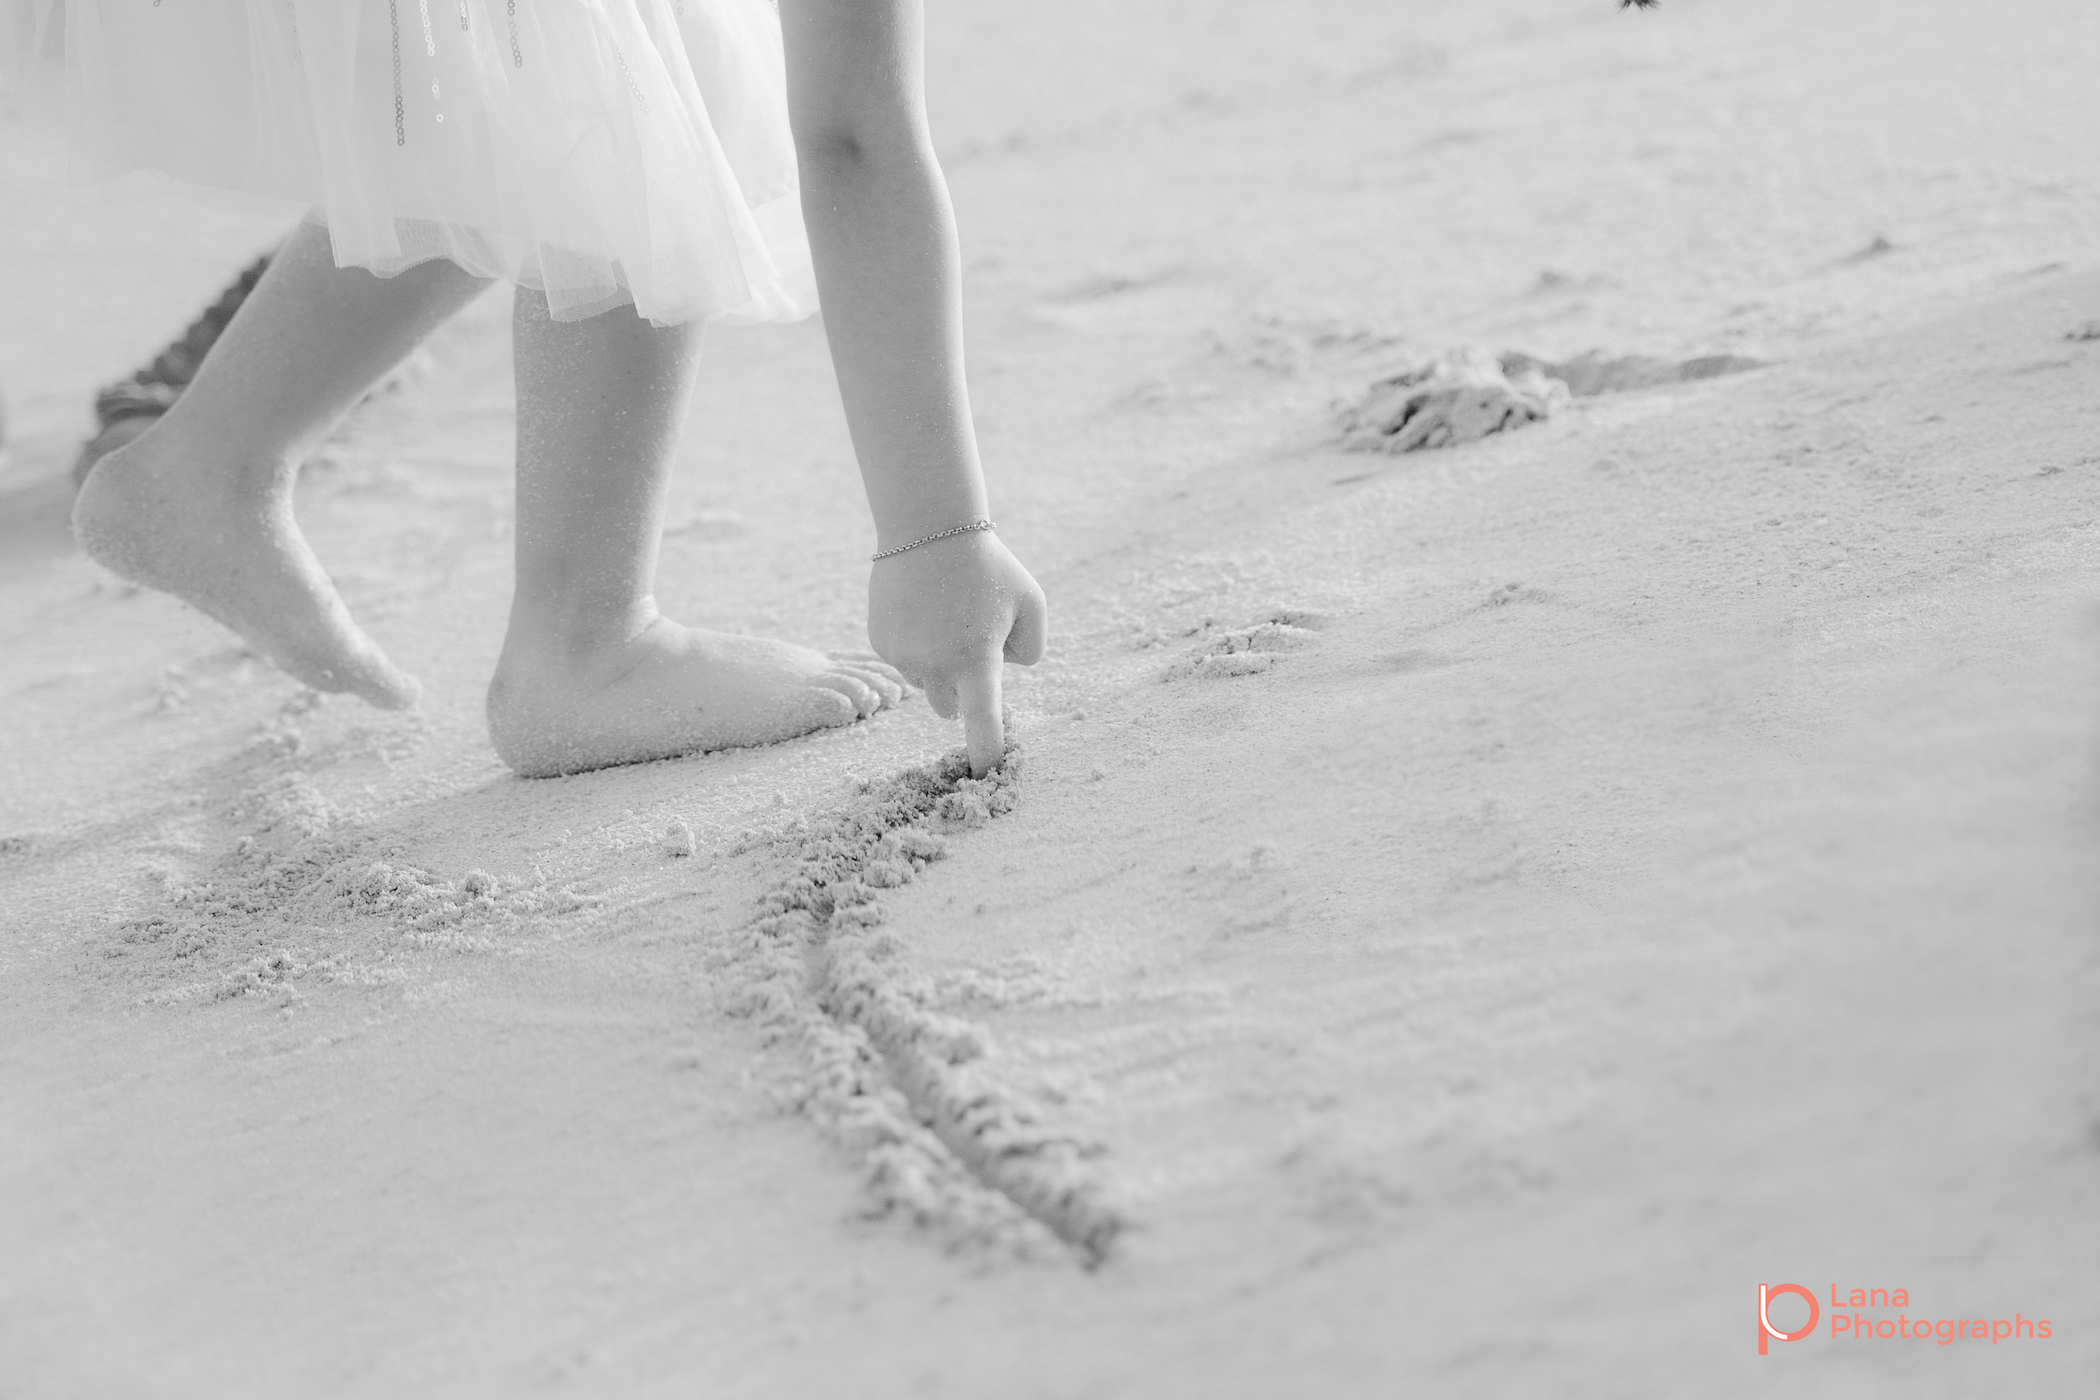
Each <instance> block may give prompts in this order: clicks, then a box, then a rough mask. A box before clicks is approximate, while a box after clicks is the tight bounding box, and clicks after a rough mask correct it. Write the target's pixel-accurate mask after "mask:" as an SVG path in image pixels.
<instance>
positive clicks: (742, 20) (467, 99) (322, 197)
mask: <svg viewBox="0 0 2100 1400" xmlns="http://www.w3.org/2000/svg"><path fill="white" fill-rule="evenodd" d="M9 6H12V7H13V8H12V12H11V13H5V12H6V11H7V9H8V7H9ZM0 13H5V17H6V19H7V20H9V21H10V22H11V31H12V32H11V34H10V35H9V36H8V38H9V41H10V42H12V44H13V45H14V46H15V48H16V50H17V54H16V57H17V60H18V61H19V60H20V59H21V57H22V55H23V54H24V53H27V54H29V55H32V56H33V55H41V56H42V57H43V59H44V61H45V62H46V63H49V62H51V61H53V60H54V59H55V58H57V56H59V55H61V54H62V56H63V63H64V67H65V103H66V109H67V117H68V123H69V126H70V129H71V133H72V143H73V150H74V157H75V161H76V164H77V167H78V168H79V169H80V170H81V171H82V173H84V174H86V175H88V176H90V177H96V176H104V175H115V174H121V173H123V172H125V171H129V170H133V169H139V168H144V169H149V170H156V171H160V172H163V173H164V174H166V175H169V176H172V177H173V178H175V179H176V180H179V181H182V182H183V183H185V184H187V185H191V186H199V187H203V188H205V189H213V190H224V191H231V192H235V193H243V194H252V195H264V196H274V197H279V198H285V199H292V200H298V201H301V202H304V203H306V204H308V205H310V206H312V208H313V209H314V210H315V212H316V217H319V218H321V219H323V220H325V222H326V223H327V225H328V230H329V233H330V235H331V237H332V239H333V240H334V245H335V256H336V261H337V262H339V263H341V264H342V265H344V266H346V267H348V266H357V267H365V268H370V269H371V270H372V271H374V272H377V273H380V274H382V275H387V274H391V273H395V272H399V271H401V270H402V269H403V268H406V267H409V266H411V265H413V264H415V263H419V262H423V261H425V260H427V259H430V258H435V257H445V258H450V259H452V260H453V261H455V262H457V263H459V264H460V265H461V266H462V267H465V268H467V269H469V270H470V271H473V272H476V273H480V274H482V275H484V276H491V277H503V278H509V279H512V280H514V281H517V282H520V283H523V284H525V285H527V286H530V287H534V288H538V289H540V290H543V291H545V292H546V294H547V298H548V302H549V304H550V305H551V306H552V308H553V312H554V315H555V316H557V317H559V318H562V319H576V318H580V317H584V316H590V315H595V314H596V313H598V312H600V311H604V310H607V309H609V308H611V307H614V306H619V305H623V304H626V303H629V302H631V303H632V304H633V305H634V306H635V308H636V309H637V310H638V311H639V312H640V313H641V314H642V315H644V316H647V317H648V318H650V319H651V320H653V321H656V322H659V323H662V324H673V323H678V322H686V321H694V320H702V321H733V322H736V321H741V322H753V321H779V320H792V319H794V318H797V317H800V316H804V315H807V314H809V312H811V311H813V310H814V309H815V307H816V288H815V281H814V278H813V276H812V274H811V270H810V262H809V244H808V240H807V237H806V235H805V234H804V232H803V227H802V215H801V208H800V205H799V202H798V199H797V195H796V177H795V152H794V147H793V144H792V142H791V139H790V137H789V132H788V122H787V92H786V81H785V74H784V69H783V61H782V53H781V40H780V21H779V16H778V14H777V12H776V11H775V9H774V8H773V4H772V3H771V0H0Z"/></svg>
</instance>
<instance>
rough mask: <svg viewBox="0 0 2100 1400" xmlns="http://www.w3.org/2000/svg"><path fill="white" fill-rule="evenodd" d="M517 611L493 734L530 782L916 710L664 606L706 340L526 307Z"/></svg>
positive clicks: (523, 302) (874, 677)
mask: <svg viewBox="0 0 2100 1400" xmlns="http://www.w3.org/2000/svg"><path fill="white" fill-rule="evenodd" d="M514 325H515V330H514V332H513V335H514V345H515V359H516V363H517V384H518V523H517V561H518V562H517V568H518V581H517V593H516V595H515V597H514V598H513V600H512V602H511V612H510V629H509V631H508V632H507V633H506V634H505V636H504V640H503V657H502V660H501V661H500V662H498V663H497V667H496V676H495V679H494V680H493V681H492V682H491V683H490V685H489V734H490V737H491V738H492V739H493V740H494V742H495V745H496V752H497V753H498V754H499V755H501V757H502V758H503V761H504V762H506V763H508V764H509V765H510V766H511V767H512V768H514V769H516V770H517V771H518V772H520V773H523V774H525V775H527V776H528V777H541V776H547V775H550V774H555V773H574V772H580V771H582V770H584V769H588V768H603V767H608V766H610V765H612V764H616V763H637V762H641V761H643V760H646V759H652V758H665V757H668V756H670V755H673V754H680V753H698V752H703V751H706V750H710V749H722V748H738V747H742V746H745V745H750V744H769V743H773V742H776V741H778V740H781V739H788V738H792V737H794V736H795V735H798V734H806V733H808V732H809V731H810V730H813V729H822V728H826V727H828V726H831V725H839V724H847V723H850V722H852V721H853V720H854V719H855V718H856V717H859V716H862V715H867V714H871V713H873V712H874V711H875V710H877V709H879V708H881V707H882V706H883V705H885V704H889V703H892V702H894V701H895V700H897V699H898V698H899V696H900V695H901V693H902V691H901V687H900V686H899V683H898V677H897V675H896V673H895V672H894V671H892V670H891V669H890V668H889V667H887V666H885V665H883V664H882V663H881V662H877V661H854V660H840V659H835V658H832V657H828V656H825V655H824V654H823V653H821V652H817V651H811V650H810V649H808V648H806V647H798V646H792V645H789V644H788V643H786V642H776V641H770V640H767V639H764V638H759V637H739V636H732V635H728V634H725V633H719V632H703V631H699V630H697V629H695V628H690V627H681V626H679V625H678V624H676V623H674V622H672V621H670V620H669V619H667V618H665V617H663V616H661V615H660V614H659V613H658V612H657V610H656V600H655V598H654V597H652V596H651V594H652V591H653V589H654V586H655V585H654V579H655V574H656V553H657V542H658V538H659V536H660V535H661V534H662V530H663V512H664V496H665V492H666V489H667V488H668V487H669V484H670V474H671V464H672V453H673V449H674V448H675V447H676V446H677V442H678V432H679V429H680V427H681V426H682V425H683V424H684V421H685V415H686V409H687V406H688V405H689V404H690V402H691V399H692V386H693V375H694V370H695V367H696V366H697V365H698V362H699V355H700V331H699V328H698V327H694V326H679V327H669V328H665V327H658V326H652V325H650V324H649V323H648V322H646V321H643V320H642V319H641V318H640V317H638V316H636V315H635V313H634V311H633V310H632V309H631V308H622V309H619V310H614V311H608V312H605V313H604V314H602V315H598V316H593V317H591V318H589V319H587V320H582V321H567V322H563V321H555V320H553V319H551V318H550V317H549V316H548V314H547V302H546V298H545V297H543V296H541V295H540V294H538V293H536V292H531V291H528V290H525V289H523V288H521V289H519V292H518V296H517V309H516V315H515V318H514Z"/></svg>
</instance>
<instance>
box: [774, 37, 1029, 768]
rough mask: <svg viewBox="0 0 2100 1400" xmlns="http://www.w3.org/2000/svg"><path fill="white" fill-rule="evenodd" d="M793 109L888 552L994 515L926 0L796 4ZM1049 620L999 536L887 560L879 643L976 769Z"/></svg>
mask: <svg viewBox="0 0 2100 1400" xmlns="http://www.w3.org/2000/svg"><path fill="white" fill-rule="evenodd" d="M780 13H781V22H782V27H783V29H784V30H785V34H786V39H787V61H788V106H789V113H790V116H791V118H792V121H793V124H794V129H795V144H796V150H797V153H798V156H799V159H800V163H801V168H802V209H803V215H804V218H805V220H806V222H807V223H808V225H809V237H810V246H811V250H812V251H813V253H814V254H815V258H816V268H817V284H818V289H819V292H820V293H821V295H822V297H823V303H824V329H825V333H826V334H827V335H828V336H829V337H830V340H831V358H832V364H833V366H834V367H835V369H836V371H837V373H838V381H839V391H840V394H841V395H842V396H843V398H844V400H845V405H846V421H847V424H848V426H849V427H850V428H851V430H852V434H853V449H854V452H855V455H857V456H858V457H859V459H860V470H861V478H862V480H863V481H864V482H865V483H866V486H867V491H868V504H869V506H870V508H871V509H872V510H873V512H874V516H875V531H876V538H877V541H878V543H877V548H878V549H892V548H895V547H896V546H898V545H904V544H910V543H911V542H912V541H914V540H920V539H924V538H926V537H927V536H928V535H933V534H937V533H939V532H940V531H943V530H948V529H953V528H954V527H956V526H958V525H967V524H969V523H970V522H971V521H973V520H981V519H983V518H985V516H986V515H987V514H988V511H987V509H986V501H985V491H984V477H983V474H982V472H981V470H980V468H979V466H978V461H977V441H976V437H975V434H974V433H973V431H972V429H971V425H970V401H969V394H968V390H967V389H966V388H965V386H964V383H963V356H962V308H961V299H960V295H959V291H958V283H959V281H960V272H961V270H960V265H959V262H960V260H959V258H958V255H957V252H956V239H955V217H954V214H953V212H952V210H951V209H950V207H949V204H948V187H947V184H946V183H945V182H944V181H943V180H942V178H941V171H940V166H939V164H938V163H937V162H936V160H935V159H934V154H933V145H932V142H931V140H930V139H929V137H928V135H927V130H926V112H925V101H924V91H923V81H922V80H923V70H922V62H921V51H922V48H923V42H922V22H921V21H922V16H921V11H920V3H919V0H781V6H780ZM1045 621H1046V614H1045V607H1044V603H1043V592H1042V589H1041V588H1039V587H1037V585H1036V582H1035V580H1034V579H1033V578H1031V577H1029V574H1028V571H1027V570H1026V569H1024V568H1022V567H1021V564H1020V561H1019V560H1017V559H1015V558H1014V557H1013V555H1012V554H1010V553H1008V552H1007V549H1006V546H1005V545H1003V544H1001V543H1000V542H999V540H998V538H997V537H996V536H995V535H992V534H990V533H989V532H977V533H973V534H964V535H957V536H955V537H953V538H950V539H944V540H940V541H937V542H936V543H933V544H928V545H922V546H920V547H919V548H917V549H912V550H908V551H906V552H905V553H903V554H898V555H893V556H891V557H890V558H888V559H884V560H881V561H879V562H878V563H876V564H875V566H874V568H873V571H872V573H871V575H870V577H869V583H868V639H869V641H870V642H872V643H873V644H874V647H875V650H876V651H877V652H879V653H880V654H881V655H882V657H883V658H884V659H885V660H887V661H888V662H889V663H890V664H891V665H893V666H895V667H897V669H899V670H900V671H902V672H904V674H905V675H906V676H907V677H909V678H911V679H912V680H913V681H914V682H915V683H916V684H918V685H921V686H923V687H924V688H925V690H926V697H927V699H928V701H929V702H931V704H932V705H933V708H934V710H935V712H936V713H938V714H940V715H941V716H942V717H943V718H951V719H952V718H953V717H954V716H955V715H956V713H957V712H958V711H960V712H961V714H962V716H963V724H964V729H965V733H966V735H967V737H968V744H969V751H970V766H971V770H972V771H973V772H975V773H977V774H979V775H980V776H981V775H982V774H983V773H985V772H986V771H988V770H989V769H990V768H992V767H994V766H996V765H997V764H998V762H999V757H1000V754H1001V753H1002V752H1003V751H1004V734H1003V731H1002V726H1001V722H1000V694H999V689H1000V675H999V667H1000V663H1001V660H1002V657H1003V659H1005V660H1008V661H1018V662H1020V663H1021V664H1023V665H1033V664H1035V662H1036V661H1037V660H1039V659H1040V658H1041V656H1042V654H1043V641H1044V632H1045Z"/></svg>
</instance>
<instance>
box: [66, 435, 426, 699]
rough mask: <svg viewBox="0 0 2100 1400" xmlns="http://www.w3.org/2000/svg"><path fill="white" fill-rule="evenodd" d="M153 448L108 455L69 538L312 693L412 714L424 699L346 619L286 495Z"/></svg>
mask: <svg viewBox="0 0 2100 1400" xmlns="http://www.w3.org/2000/svg"><path fill="white" fill-rule="evenodd" d="M154 436H155V435H150V434H149V435H148V436H147V437H146V438H143V439H141V440H139V441H138V442H135V443H131V444H128V445H126V446H124V447H122V448H119V449H118V450H116V451H115V452H112V453H110V454H109V455H108V456H107V457H105V458H103V459H102V460H101V461H100V462H98V463H97V464H96V465H95V469H94V470H93V471H92V472H90V473H89V474H88V478H87V480H86V482H84V483H83V484H82V486H81V489H80V496H79V499H78V500H77V501H75V502H74V505H73V530H74V533H75V534H76V535H77V536H78V537H79V539H80V547H81V548H82V549H84V550H86V551H87V553H88V556H89V557H90V558H92V559H94V560H95V561H96V562H97V563H99V564H101V565H102V566H103V567H105V568H108V569H111V570H114V571H115V572H117V573H119V574H122V575H123V576H124V577H125V578H128V579H130V580H132V581H133V582H134V583H142V584H144V585H146V586H147V587H149V588H157V589H160V590H161V591H163V592H166V593H172V594H174V595H175V596H176V597H178V598H180V599H182V600H183V601H184V602H186V603H188V604H190V605H191V606H192V607H194V608H196V609H197V610H198V611H200V612H203V613H205V614H207V615H209V616H211V617H213V618H216V619H217V620H218V621H220V622H222V623H224V624H226V626H228V627H231V628H232V629H233V630H234V631H236V632H238V633H240V634H241V636H242V637H244V638H246V639H247V640H248V641H249V642H250V643H251V644H253V645H254V646H255V647H256V648H257V649H258V650H260V651H261V652H262V653H263V654H264V655H265V656H267V657H269V658H270V660H272V661H274V662H276V663H277V664H278V665H279V666H281V667H283V668H284V670H285V671H286V672H288V673H289V674H290V675H291V676H292V677H293V678H294V679H296V680H299V681H303V682H305V683H306V684H307V685H310V686H312V687H313V688H314V689H316V690H332V691H345V690H346V691H349V692H351V693H352V694H354V695H358V696H361V697H363V698H364V699H366V700H369V701H370V702H372V703H373V704H374V705H379V706H382V707H384V708H387V709H399V708H401V707H403V706H406V705H412V704H414V703H415V700H416V696H417V694H418V693H419V692H420V689H421V687H419V686H418V685H417V684H416V682H415V680H414V679H413V678H412V677H410V676H409V675H407V674H406V673H404V672H403V671H401V670H400V669H399V668H398V667H396V666H395V665H394V664H393V663H392V662H391V661H389V660H387V658H386V654H385V653H384V652H382V651H380V649H379V646H378V644H377V643H376V642H374V641H373V640H372V639H371V638H370V637H368V636H366V635H365V633H364V629H362V628H360V627H359V626H358V625H357V623H356V622H355V621H353V620H352V619H351V617H350V610H349V609H348V608H347V607H345V606H344V604H343V600H342V598H341V597H340V596H339V595H338V594H337V593H336V591H335V585H334V584H332V583H330V582H329V580H328V575H327V574H326V573H325V572H324V571H323V570H322V568H321V563H320V561H319V560H318V559H316V558H314V553H313V550H312V549H311V548H309V547H308V545H307V543H306V537H305V536H304V535H302V534H300V533H299V526H298V524H297V523H296V522H295V521H294V520H293V519H292V503H291V490H290V486H289V484H288V483H287V484H285V485H283V486H281V487H279V486H269V487H254V486H243V485H238V484H236V483H235V482H233V481H232V480H231V479H230V478H229V477H228V475H227V474H225V473H220V472H206V471H202V470H186V469H185V466H186V464H185V463H183V462H181V461H177V460H173V459H171V458H169V457H168V456H167V455H166V454H165V453H162V452H159V451H157V450H156V447H155V443H154Z"/></svg>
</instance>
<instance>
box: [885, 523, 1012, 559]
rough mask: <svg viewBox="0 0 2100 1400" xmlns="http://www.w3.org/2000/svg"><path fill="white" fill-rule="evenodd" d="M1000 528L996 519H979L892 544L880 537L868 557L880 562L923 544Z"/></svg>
mask: <svg viewBox="0 0 2100 1400" xmlns="http://www.w3.org/2000/svg"><path fill="white" fill-rule="evenodd" d="M998 528H999V527H998V524H997V522H995V521H992V520H989V519H978V520H972V521H968V522H966V523H964V524H961V525H951V526H949V527H948V528H947V529H945V530H935V531H933V532H932V533H930V534H926V535H922V536H920V537H918V538H916V539H910V538H907V539H906V540H905V541H904V542H903V543H901V544H890V543H888V542H887V541H885V540H882V539H880V538H879V537H878V539H877V540H876V544H877V546H878V548H877V549H876V551H875V553H874V554H872V555H870V556H869V557H868V562H870V563H879V562H881V561H882V560H884V559H891V558H894V557H896V556H897V555H899V554H904V553H907V552H909V551H911V550H914V549H917V548H919V547H920V546H921V545H929V544H937V543H939V542H940V541H942V540H949V539H955V538H957V537H958V536H962V535H974V534H990V533H991V532H992V531H993V530H996V529H998ZM878 534H879V532H878Z"/></svg>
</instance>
